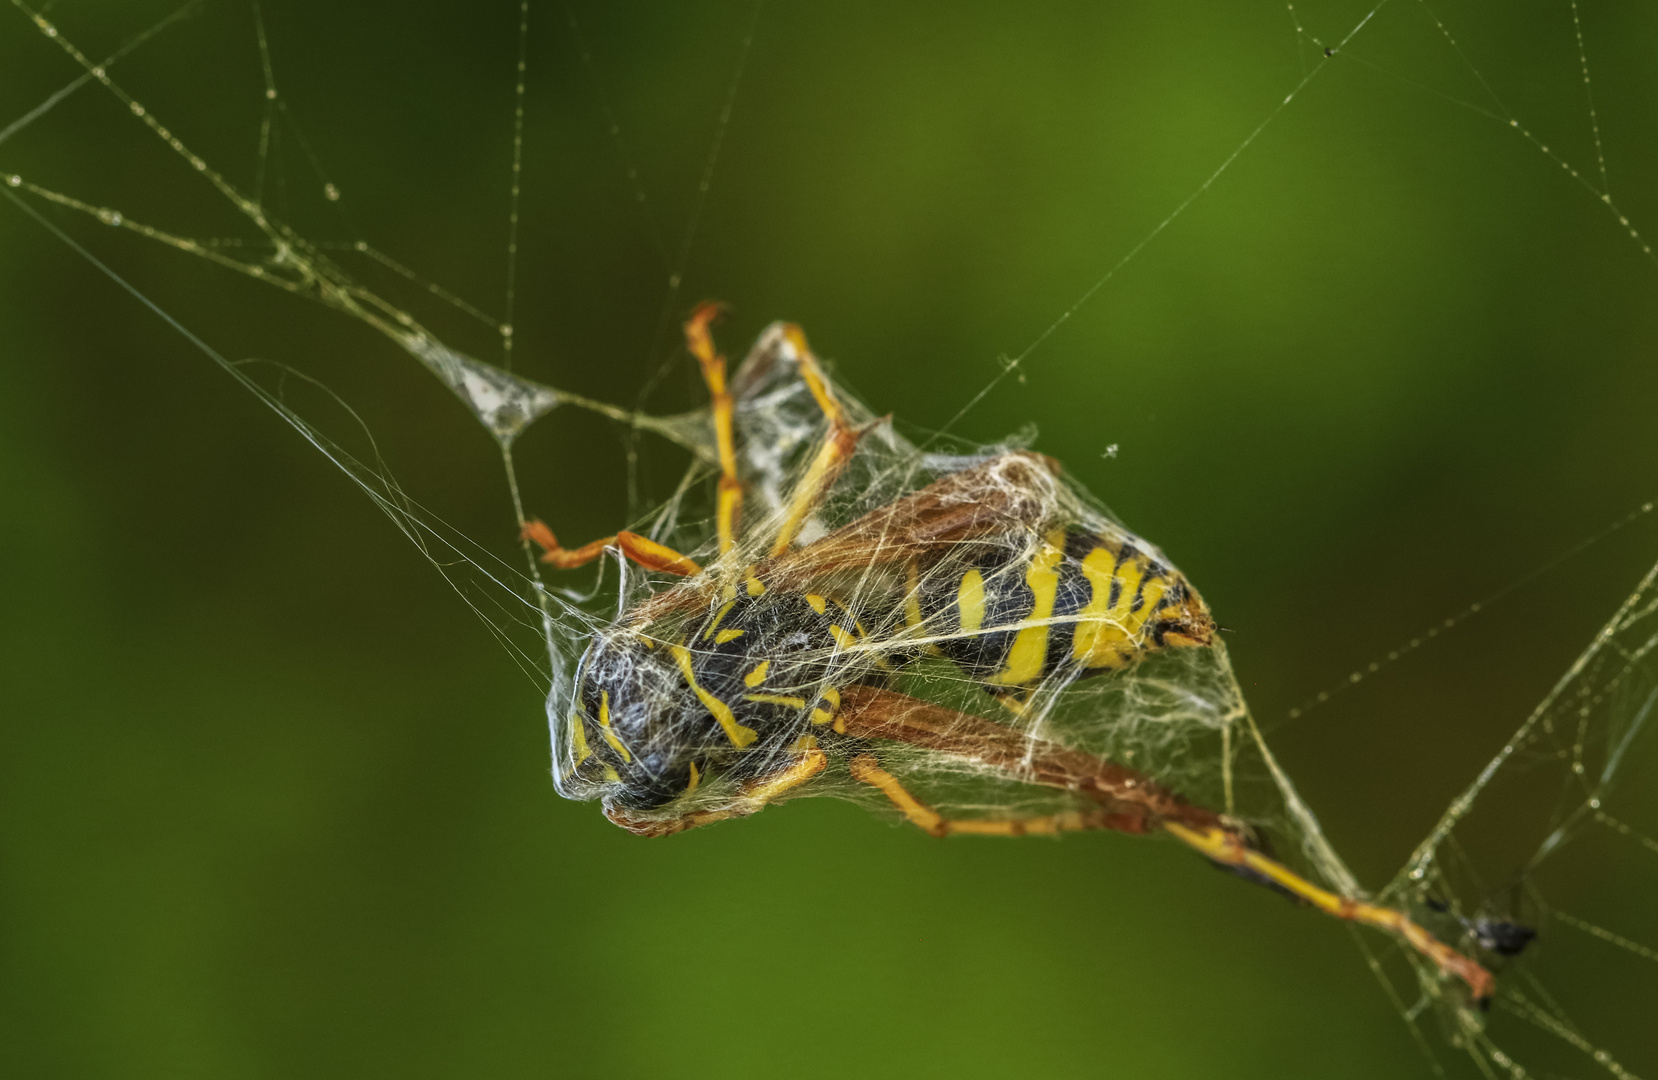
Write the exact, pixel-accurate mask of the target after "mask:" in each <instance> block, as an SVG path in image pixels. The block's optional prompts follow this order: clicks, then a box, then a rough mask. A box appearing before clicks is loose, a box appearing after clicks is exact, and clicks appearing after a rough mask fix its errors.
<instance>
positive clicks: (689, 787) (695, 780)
mask: <svg viewBox="0 0 1658 1080" xmlns="http://www.w3.org/2000/svg"><path fill="white" fill-rule="evenodd" d="M700 783H702V774H701V773H699V772H698V771H697V763H696V762H694V761H693V762H691V782H690V783H689V784H686V785H685V791H684V792H683V794H686V795H689V794H691V792H693V791H695V790H696V789H697V785H698V784H700Z"/></svg>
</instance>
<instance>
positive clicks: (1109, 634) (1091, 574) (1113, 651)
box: [1071, 545, 1133, 668]
mask: <svg viewBox="0 0 1658 1080" xmlns="http://www.w3.org/2000/svg"><path fill="white" fill-rule="evenodd" d="M1116 572H1117V553H1116V552H1114V551H1112V550H1111V549H1110V548H1108V547H1104V546H1103V545H1102V546H1099V547H1096V548H1094V550H1092V551H1090V552H1089V553H1088V555H1087V557H1085V558H1084V559H1083V560H1082V576H1083V577H1085V578H1087V579H1088V604H1087V606H1086V607H1084V608H1083V609H1082V610H1081V611H1080V612H1078V613H1077V629H1076V637H1074V638H1073V639H1072V641H1071V656H1072V657H1073V658H1075V659H1076V660H1077V661H1078V662H1079V663H1081V664H1082V666H1083V667H1089V668H1100V667H1121V666H1122V665H1123V664H1124V663H1125V662H1126V661H1127V660H1128V657H1129V655H1130V654H1131V653H1132V651H1133V646H1132V645H1129V644H1128V632H1127V631H1126V630H1125V629H1124V628H1123V625H1122V623H1120V622H1118V621H1117V620H1115V619H1113V618H1112V617H1111V606H1110V605H1111V582H1112V581H1113V580H1114V579H1115V577H1116Z"/></svg>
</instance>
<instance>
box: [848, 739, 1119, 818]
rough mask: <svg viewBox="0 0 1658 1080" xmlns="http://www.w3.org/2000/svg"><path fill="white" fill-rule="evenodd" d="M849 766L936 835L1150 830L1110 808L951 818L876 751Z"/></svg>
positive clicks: (861, 779) (859, 777)
mask: <svg viewBox="0 0 1658 1080" xmlns="http://www.w3.org/2000/svg"><path fill="white" fill-rule="evenodd" d="M849 766H850V768H851V771H852V779H854V780H857V781H858V782H859V783H864V784H868V785H869V786H870V787H872V788H874V789H876V790H877V791H879V792H880V793H881V794H883V795H885V796H886V797H887V799H888V800H889V801H891V803H892V805H894V806H896V807H897V808H898V809H899V811H900V812H901V813H903V815H904V817H905V818H907V819H908V820H909V822H910V824H912V825H914V826H916V827H917V828H919V829H921V830H922V831H923V832H926V833H928V834H930V835H932V836H963V835H968V836H1057V835H1059V834H1060V833H1062V832H1078V831H1081V830H1083V829H1111V830H1113V831H1115V832H1126V833H1143V832H1145V831H1146V829H1147V825H1146V819H1145V817H1143V816H1141V815H1138V814H1114V813H1111V812H1110V811H1107V810H1088V811H1082V810H1070V811H1066V812H1065V813H1060V814H1045V815H1042V816H1039V817H1020V818H1003V819H999V820H990V821H986V820H966V819H959V818H947V817H945V816H944V815H943V814H940V813H939V812H938V811H937V810H934V809H933V808H932V807H930V806H928V805H927V804H926V803H924V802H922V801H921V800H920V799H917V798H916V797H915V796H914V795H911V794H910V793H909V791H908V789H906V788H905V787H904V785H903V782H902V781H900V780H899V779H898V778H897V777H896V776H894V775H892V774H891V773H889V772H887V771H886V770H885V769H883V768H881V765H880V763H879V762H878V761H876V760H875V756H874V755H873V754H859V755H858V756H857V757H855V758H853V759H852V760H851V762H850V763H849Z"/></svg>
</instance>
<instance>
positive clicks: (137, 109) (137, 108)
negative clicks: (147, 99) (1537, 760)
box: [127, 101, 144, 116]
mask: <svg viewBox="0 0 1658 1080" xmlns="http://www.w3.org/2000/svg"><path fill="white" fill-rule="evenodd" d="M127 107H128V108H129V109H131V110H132V114H133V115H134V116H143V115H144V106H142V105H140V104H138V102H136V101H135V102H133V103H132V104H131V105H129V106H127Z"/></svg>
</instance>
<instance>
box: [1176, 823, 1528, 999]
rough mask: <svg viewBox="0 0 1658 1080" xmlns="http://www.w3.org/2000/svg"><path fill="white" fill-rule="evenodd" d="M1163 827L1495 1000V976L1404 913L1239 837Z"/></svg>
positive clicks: (1481, 996)
mask: <svg viewBox="0 0 1658 1080" xmlns="http://www.w3.org/2000/svg"><path fill="white" fill-rule="evenodd" d="M1162 826H1163V828H1164V829H1165V830H1167V831H1168V833H1169V834H1170V835H1172V836H1174V837H1177V838H1178V839H1179V840H1180V841H1181V842H1182V843H1184V844H1187V845H1189V846H1191V847H1193V848H1195V849H1197V850H1198V851H1200V852H1202V853H1203V854H1204V855H1207V856H1208V857H1209V858H1210V859H1213V860H1214V861H1215V862H1217V863H1220V864H1221V865H1223V866H1236V867H1241V868H1243V869H1246V870H1249V871H1251V872H1252V873H1254V874H1257V875H1259V876H1260V877H1263V878H1265V879H1266V880H1268V881H1270V882H1272V883H1273V884H1274V885H1277V886H1278V887H1279V888H1281V889H1283V890H1285V891H1286V892H1289V893H1292V894H1294V895H1295V896H1297V897H1299V898H1300V899H1302V900H1305V901H1306V902H1307V903H1309V904H1311V905H1312V906H1313V907H1316V908H1318V910H1320V911H1322V912H1324V913H1325V914H1327V915H1334V916H1335V917H1336V918H1338V919H1346V920H1348V921H1349V922H1356V923H1363V924H1364V925H1366V926H1374V927H1376V928H1378V929H1380V930H1387V931H1389V932H1391V933H1394V934H1398V935H1399V936H1400V937H1401V938H1403V939H1404V940H1405V942H1406V943H1407V944H1409V945H1410V947H1411V948H1413V949H1415V950H1416V951H1417V952H1419V953H1421V954H1422V955H1423V956H1426V957H1427V958H1428V959H1429V960H1432V961H1433V962H1434V963H1435V964H1436V965H1438V967H1439V970H1441V971H1443V972H1445V973H1446V974H1448V975H1454V976H1456V977H1457V978H1459V979H1461V980H1462V981H1463V982H1465V983H1467V984H1468V989H1469V990H1470V991H1472V992H1473V995H1474V1000H1475V1001H1478V1002H1481V1003H1483V1002H1485V1001H1487V1000H1489V999H1490V997H1491V991H1492V988H1493V986H1494V983H1495V980H1494V979H1493V978H1492V976H1491V973H1490V972H1489V971H1487V970H1485V968H1483V967H1481V966H1480V965H1479V964H1477V963H1475V962H1474V961H1473V960H1470V959H1469V958H1468V957H1466V956H1464V955H1462V954H1461V953H1459V952H1457V951H1456V950H1455V949H1453V948H1451V947H1450V946H1449V945H1446V944H1445V943H1444V942H1443V941H1440V940H1439V939H1438V938H1436V937H1434V936H1433V935H1432V934H1430V933H1429V932H1428V931H1427V930H1424V929H1423V928H1422V927H1421V925H1419V924H1418V923H1416V922H1415V921H1414V920H1412V919H1411V918H1410V917H1409V916H1408V915H1406V914H1405V913H1404V912H1402V911H1395V910H1394V909H1392V908H1385V907H1381V906H1379V905H1376V904H1371V903H1367V902H1366V901H1363V900H1354V899H1351V898H1349V897H1345V896H1340V895H1338V894H1336V893H1333V892H1331V891H1330V890H1328V889H1325V888H1321V887H1319V886H1317V885H1314V884H1313V883H1312V882H1310V881H1308V880H1307V879H1306V878H1304V877H1302V876H1301V875H1299V874H1297V873H1295V872H1294V871H1292V870H1290V869H1289V868H1288V867H1286V866H1284V865H1283V864H1282V863H1279V862H1276V861H1274V860H1272V859H1269V858H1267V857H1266V856H1265V855H1262V854H1261V853H1260V852H1258V851H1252V850H1251V849H1249V848H1247V847H1245V846H1244V845H1243V844H1242V843H1240V842H1239V841H1238V838H1237V837H1235V836H1232V835H1230V834H1228V833H1227V832H1225V831H1224V830H1222V829H1207V830H1201V831H1200V830H1197V829H1189V828H1187V827H1186V826H1184V825H1181V824H1180V823H1179V822H1175V821H1165V822H1163V823H1162Z"/></svg>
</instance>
